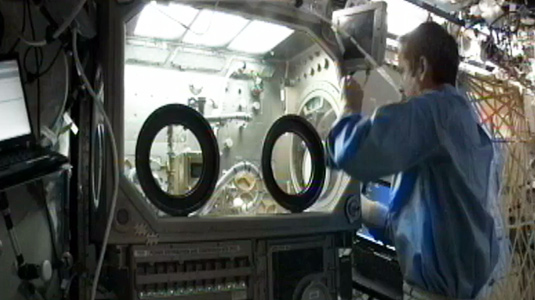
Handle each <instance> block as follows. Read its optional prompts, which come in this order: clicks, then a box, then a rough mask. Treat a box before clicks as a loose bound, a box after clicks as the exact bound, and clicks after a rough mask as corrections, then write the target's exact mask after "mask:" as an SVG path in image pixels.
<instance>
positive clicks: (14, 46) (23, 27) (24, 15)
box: [7, 1, 26, 53]
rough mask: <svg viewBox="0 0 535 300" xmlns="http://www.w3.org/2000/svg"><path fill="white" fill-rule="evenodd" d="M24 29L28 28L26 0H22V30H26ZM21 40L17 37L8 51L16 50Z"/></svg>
mask: <svg viewBox="0 0 535 300" xmlns="http://www.w3.org/2000/svg"><path fill="white" fill-rule="evenodd" d="M24 30H26V1H22V29H21V32H24ZM19 42H20V39H19V38H17V39H15V42H14V43H13V45H12V46H11V48H9V50H8V51H7V53H12V52H13V51H14V50H15V48H17V46H18V45H19Z"/></svg>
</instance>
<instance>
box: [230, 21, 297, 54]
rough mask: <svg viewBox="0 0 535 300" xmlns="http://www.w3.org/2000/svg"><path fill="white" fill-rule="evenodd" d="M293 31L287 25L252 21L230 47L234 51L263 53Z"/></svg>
mask: <svg viewBox="0 0 535 300" xmlns="http://www.w3.org/2000/svg"><path fill="white" fill-rule="evenodd" d="M293 32H294V31H293V30H292V29H290V28H288V27H286V26H282V25H278V24H273V23H268V22H263V21H252V22H251V23H249V25H247V27H245V29H244V30H243V31H242V32H241V33H240V34H238V36H237V37H236V38H235V39H234V40H233V41H232V42H231V43H230V45H229V47H228V48H229V49H231V50H234V51H240V52H247V53H253V54H261V53H265V52H268V51H270V50H271V49H273V48H274V47H275V46H277V45H278V44H279V43H280V42H282V41H284V40H285V39H286V38H287V37H288V36H290V34H292V33H293Z"/></svg>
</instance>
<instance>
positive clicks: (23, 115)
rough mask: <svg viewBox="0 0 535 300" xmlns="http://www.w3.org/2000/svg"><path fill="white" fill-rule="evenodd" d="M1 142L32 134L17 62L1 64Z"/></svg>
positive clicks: (11, 61)
mask: <svg viewBox="0 0 535 300" xmlns="http://www.w3.org/2000/svg"><path fill="white" fill-rule="evenodd" d="M0 91H2V93H1V94H0V128H2V130H0V141H3V140H8V139H11V138H16V137H20V136H23V135H27V134H30V133H31V126H30V120H29V118H28V112H27V110H26V101H25V99H24V92H23V90H22V83H21V81H20V71H19V66H18V64H17V61H15V60H9V61H3V62H0Z"/></svg>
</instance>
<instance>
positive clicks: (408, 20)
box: [385, 0, 429, 36]
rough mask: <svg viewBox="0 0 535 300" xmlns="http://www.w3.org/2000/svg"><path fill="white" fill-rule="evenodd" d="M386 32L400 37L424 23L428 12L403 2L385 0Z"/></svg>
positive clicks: (401, 0)
mask: <svg viewBox="0 0 535 300" xmlns="http://www.w3.org/2000/svg"><path fill="white" fill-rule="evenodd" d="M385 2H386V3H387V8H386V12H387V18H386V22H387V25H388V32H389V33H392V34H395V35H397V36H402V35H404V34H407V33H409V32H411V31H412V30H414V29H416V27H418V25H420V24H421V23H423V22H425V21H426V20H427V17H428V16H429V12H427V11H426V10H425V9H422V8H420V7H418V6H416V5H414V4H411V3H409V2H407V1H404V0H385Z"/></svg>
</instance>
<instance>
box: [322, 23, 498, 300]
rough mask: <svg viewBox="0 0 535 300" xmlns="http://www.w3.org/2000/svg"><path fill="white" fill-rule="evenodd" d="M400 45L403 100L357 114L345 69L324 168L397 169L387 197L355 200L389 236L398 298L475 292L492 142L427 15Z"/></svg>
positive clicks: (485, 243)
mask: <svg viewBox="0 0 535 300" xmlns="http://www.w3.org/2000/svg"><path fill="white" fill-rule="evenodd" d="M400 44H401V51H400V56H399V66H400V68H401V70H402V71H401V72H402V82H403V83H402V84H403V90H404V93H405V95H406V96H407V97H408V98H407V100H405V101H402V102H400V103H396V104H391V105H386V106H383V107H380V108H378V109H377V110H376V111H375V112H374V114H373V115H372V116H371V117H363V116H361V115H359V114H358V112H360V110H361V105H362V94H363V93H362V90H361V89H360V87H359V86H358V84H357V83H356V81H355V80H353V79H351V78H346V80H345V87H344V88H345V112H346V114H345V115H344V116H343V117H342V118H341V119H340V120H339V121H338V122H337V124H336V125H335V126H334V127H333V129H332V130H331V132H330V134H329V138H328V152H329V157H330V160H331V163H332V167H334V168H337V169H341V170H343V171H344V172H346V173H347V174H349V175H350V176H351V177H353V178H355V179H358V180H361V181H363V182H367V181H374V180H377V179H379V178H381V177H384V176H388V175H391V174H397V176H396V180H395V182H394V184H393V188H392V201H391V204H390V206H389V207H388V208H385V207H382V206H380V205H379V204H377V203H371V202H370V201H363V202H362V212H363V220H364V222H365V223H368V224H371V225H372V226H379V227H383V228H384V229H385V232H386V234H387V236H388V237H389V238H390V239H391V241H392V242H393V244H394V246H395V248H396V252H397V255H398V260H399V263H400V266H401V271H402V273H403V276H404V280H405V285H404V292H405V298H406V299H477V298H480V297H481V291H482V290H484V289H486V288H487V287H488V285H489V283H490V282H491V279H492V278H491V277H492V273H493V270H494V268H495V266H496V263H497V261H498V256H499V247H498V239H497V238H496V229H495V219H494V218H493V216H492V213H491V212H490V209H489V207H490V206H491V203H490V202H492V201H496V199H497V191H496V189H495V187H496V186H497V185H496V184H495V181H497V180H498V178H497V177H496V172H495V170H494V167H493V163H492V161H493V156H494V149H493V145H492V142H491V139H490V138H489V136H488V135H487V134H486V132H485V130H484V129H483V128H482V127H481V126H480V125H479V124H478V122H477V120H476V117H475V114H474V112H473V110H472V107H471V105H470V103H469V102H468V101H467V99H466V98H465V97H463V96H462V95H461V94H460V93H459V92H458V90H457V89H456V88H455V83H456V77H457V71H458V66H459V54H458V49H457V43H456V41H455V40H454V38H453V37H452V36H450V35H449V34H448V32H447V31H446V30H445V29H443V28H442V27H441V26H440V25H438V24H436V23H432V22H427V23H424V24H422V25H420V26H419V27H418V28H417V29H415V30H414V31H413V32H411V33H409V34H407V35H406V36H404V37H402V38H401V40H400Z"/></svg>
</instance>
